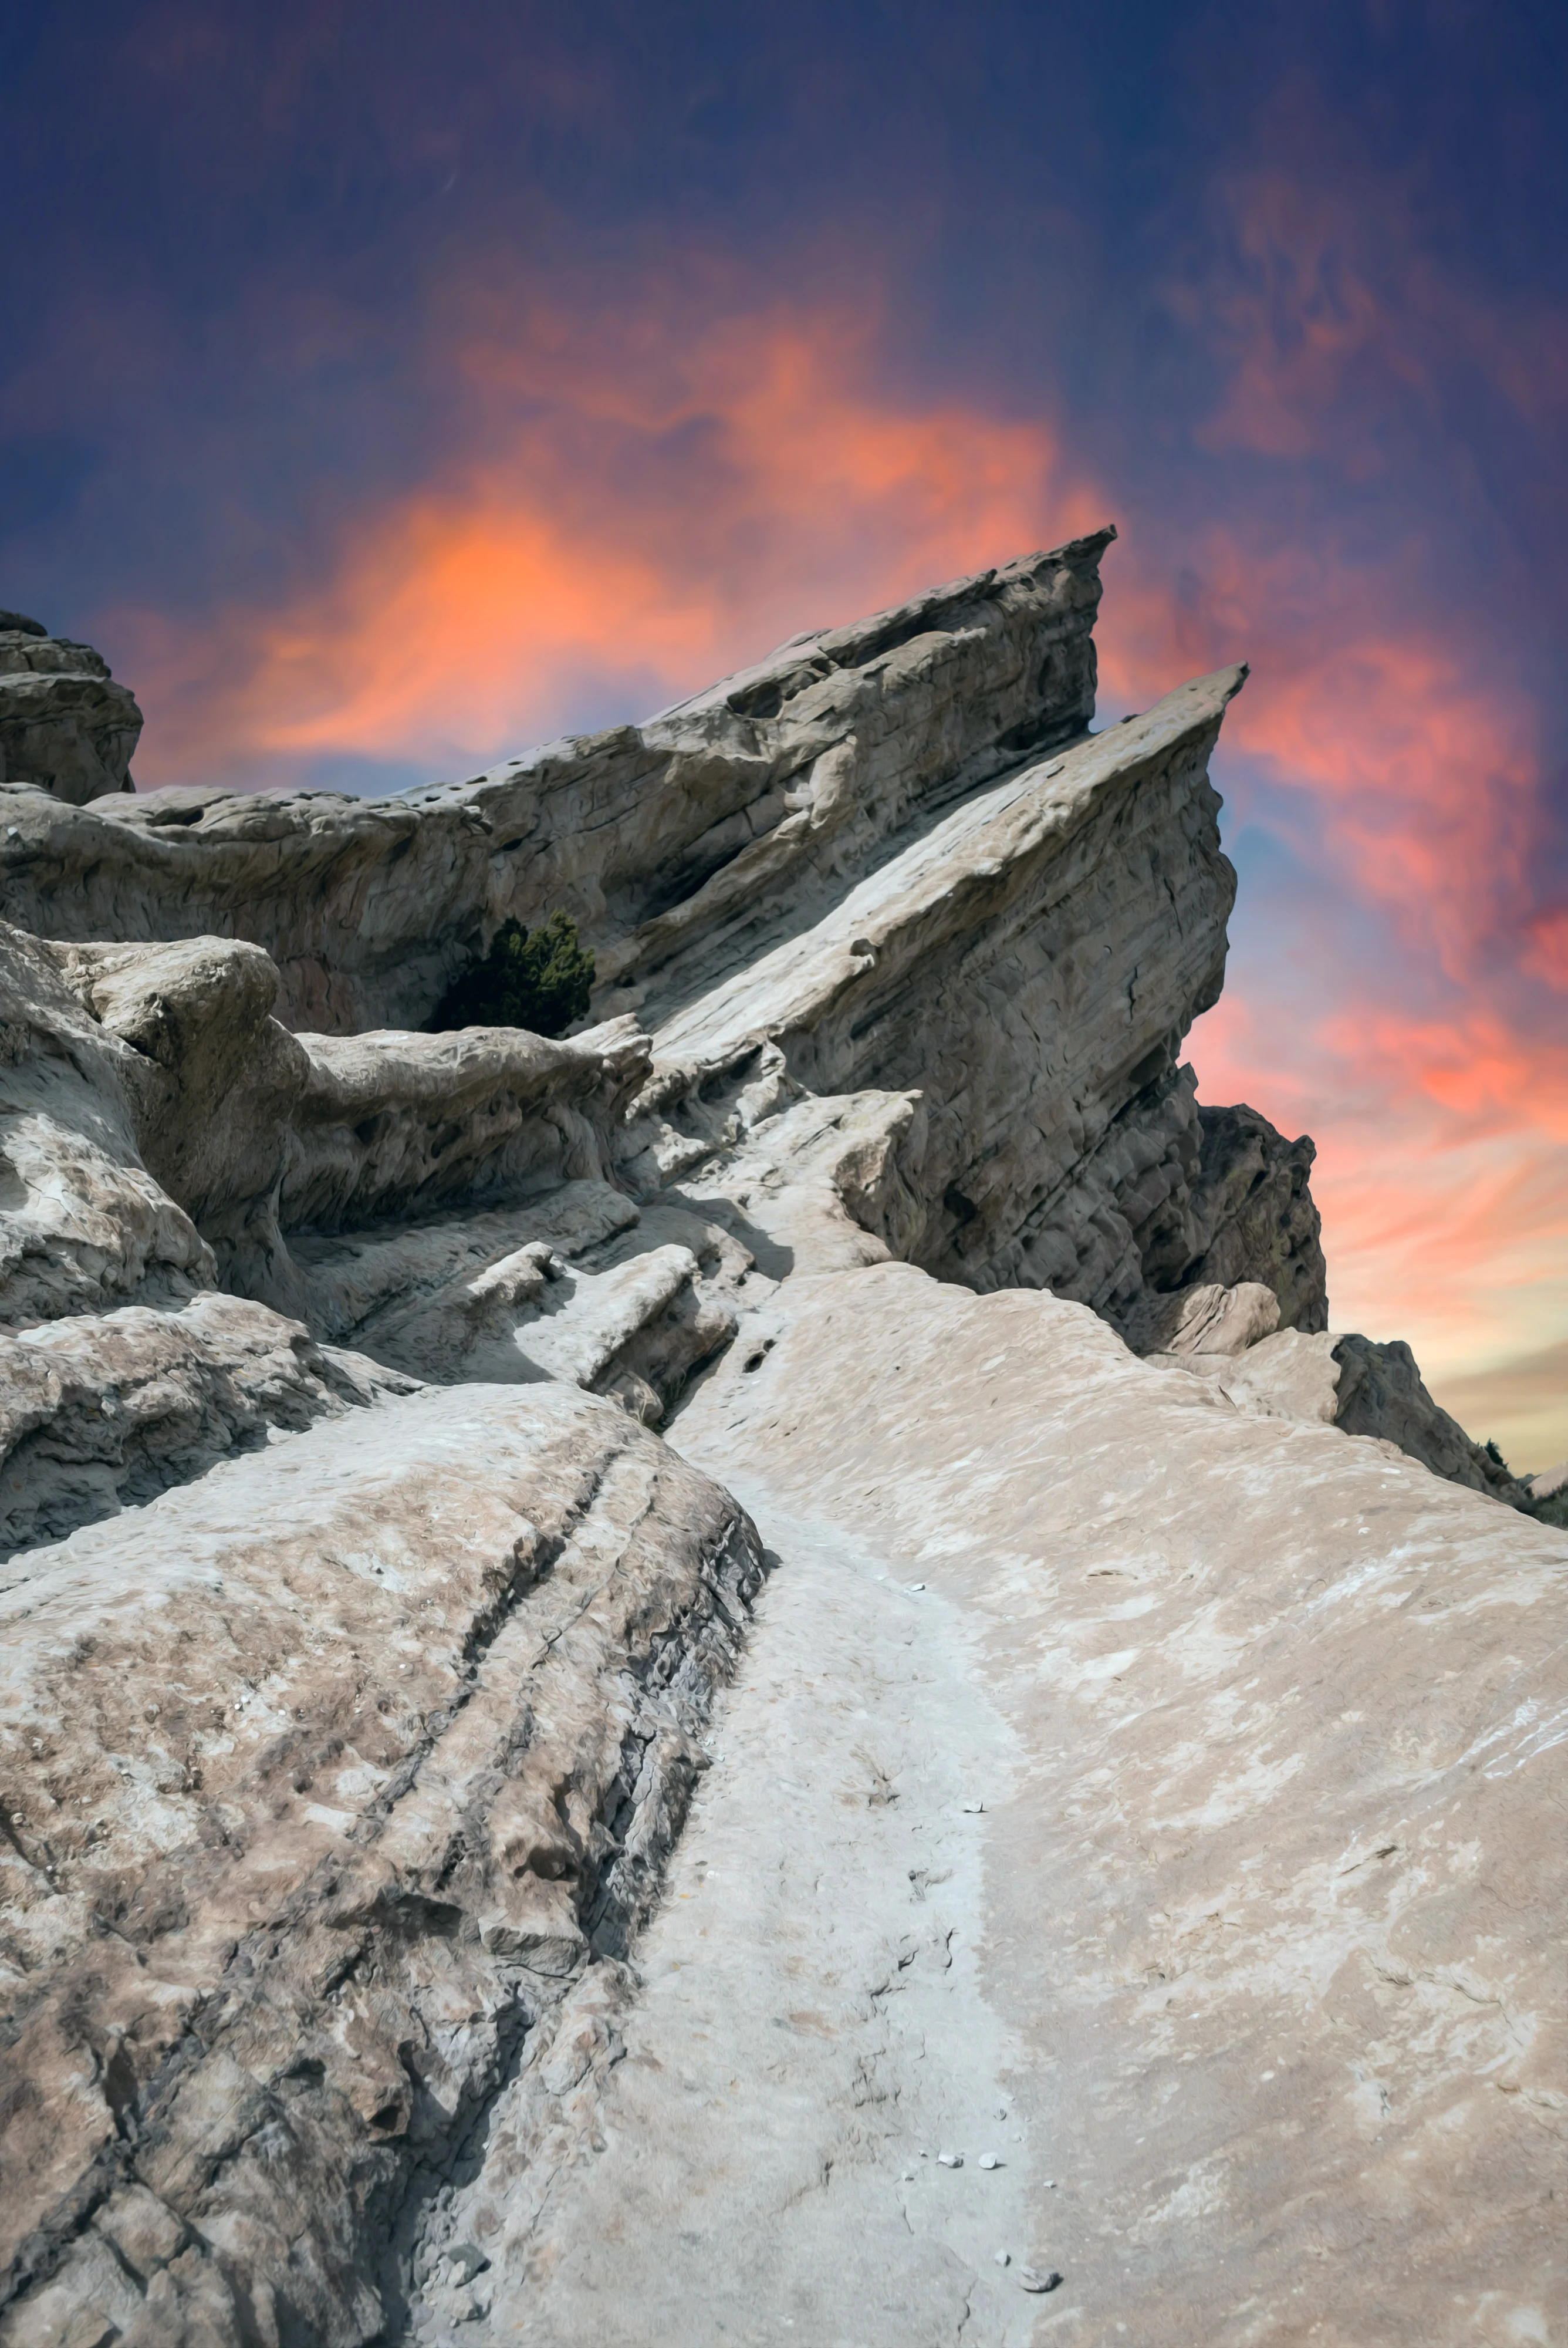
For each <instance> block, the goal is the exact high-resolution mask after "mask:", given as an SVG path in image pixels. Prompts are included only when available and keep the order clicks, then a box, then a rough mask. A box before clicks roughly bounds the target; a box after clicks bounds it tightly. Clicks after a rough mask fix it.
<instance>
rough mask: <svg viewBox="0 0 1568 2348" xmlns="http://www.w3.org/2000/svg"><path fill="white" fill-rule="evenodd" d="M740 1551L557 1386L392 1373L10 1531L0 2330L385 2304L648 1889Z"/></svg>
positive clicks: (308, 2330) (739, 1537) (608, 1415)
mask: <svg viewBox="0 0 1568 2348" xmlns="http://www.w3.org/2000/svg"><path fill="white" fill-rule="evenodd" d="M361 1416H364V1417H365V1418H366V1419H367V1420H368V1423H367V1424H364V1425H362V1424H360V1423H359V1420H360V1417H361ZM761 1572H762V1563H761V1554H760V1550H759V1548H758V1545H757V1543H756V1540H755V1538H754V1536H753V1532H752V1530H751V1529H750V1527H749V1525H748V1524H747V1522H746V1519H744V1517H743V1514H742V1512H741V1510H740V1509H739V1508H738V1507H737V1506H736V1504H735V1503H734V1502H733V1500H731V1499H730V1498H728V1497H727V1496H726V1495H725V1494H724V1493H723V1492H722V1491H720V1490H719V1489H718V1488H716V1487H715V1486H713V1485H712V1484H711V1483H710V1482H709V1481H708V1480H707V1479H706V1478H703V1477H702V1476H701V1475H700V1474H699V1473H698V1472H697V1471H696V1470H695V1469H693V1468H690V1467H688V1466H687V1465H686V1464H685V1463H684V1461H682V1459H681V1458H680V1457H678V1456H677V1455H676V1454H674V1453H673V1452H671V1451H670V1450H669V1449H668V1448H667V1447H663V1446H661V1445H660V1444H658V1443H657V1441H656V1440H655V1438H653V1437H651V1436H648V1435H645V1434H644V1433H643V1432H642V1430H641V1428H639V1427H638V1426H636V1425H635V1423H634V1422H633V1421H632V1420H631V1419H630V1418H629V1417H628V1416H627V1415H626V1414H625V1413H624V1412H623V1411H621V1410H620V1409H618V1408H617V1407H616V1406H614V1405H613V1404H611V1403H608V1402H600V1401H596V1400H593V1399H591V1398H589V1397H588V1396H586V1395H579V1394H578V1393H576V1392H575V1391H574V1390H573V1389H572V1388H571V1387H570V1386H568V1385H540V1386H538V1387H534V1388H531V1389H528V1390H527V1391H518V1390H517V1389H515V1388H507V1389H503V1390H499V1391H497V1389H494V1388H489V1387H483V1386H467V1387H464V1388H462V1389H460V1390H457V1391H449V1392H442V1393H420V1394H415V1395H406V1396H405V1397H402V1398H398V1399H394V1400H392V1401H390V1402H387V1403H384V1404H383V1405H382V1406H381V1407H379V1408H378V1409H376V1410H374V1411H373V1412H370V1413H368V1414H363V1415H362V1414H354V1416H352V1417H350V1416H344V1417H341V1418H338V1419H336V1420H333V1421H332V1422H331V1423H329V1424H326V1425H323V1426H319V1427H317V1428H316V1429H315V1430H314V1431H313V1433H312V1434H311V1435H309V1436H300V1437H293V1438H291V1439H289V1440H288V1441H286V1442H284V1443H282V1444H281V1445H275V1446H272V1447H269V1448H268V1449H266V1450H264V1451H261V1452H260V1453H258V1454H255V1455H253V1456H251V1457H243V1458H238V1459H235V1460H232V1461H231V1462H229V1463H228V1464H227V1465H225V1466H221V1467H219V1468H215V1469H213V1470H212V1472H211V1473H210V1475H208V1476H207V1477H206V1478H203V1479H202V1480H201V1481H200V1482H199V1483H195V1484H190V1485H187V1486H184V1487H183V1488H179V1489H177V1490H172V1491H169V1492H166V1493H164V1494H163V1495H162V1496H161V1497H160V1498H158V1499H157V1500H154V1501H153V1502H151V1503H150V1504H149V1505H148V1506H147V1507H145V1508H143V1509H138V1510H137V1511H136V1512H135V1514H134V1517H133V1518H123V1519H117V1520H116V1521H115V1522H114V1523H113V1524H111V1525H108V1526H105V1527H94V1528H91V1529H87V1530H84V1531H81V1532H78V1533H77V1534H75V1535H74V1536H73V1537H72V1538H71V1539H70V1540H67V1541H65V1542H63V1543H60V1544H58V1545H57V1546H55V1547H52V1548H45V1549H37V1550H32V1551H31V1552H29V1553H28V1554H27V1555H26V1556H25V1557H22V1558H18V1559H16V1560H14V1561H13V1565H12V1567H11V1569H10V1587H9V1589H8V1591H6V1592H5V1595H4V1597H3V1598H0V1620H3V1621H4V1623H5V1639H4V1642H3V1645H4V1652H5V1666H4V1707H5V1708H4V1715H3V1724H0V1738H3V1739H4V1766H5V1784H6V1788H7V1803H8V1813H7V1820H6V1835H7V1840H6V1843H5V1846H4V1865H5V1873H6V1875H7V1877H8V1883H7V1896H6V1903H5V1916H6V1937H5V1944H4V1951H3V1955H4V1962H5V1965H6V1967H7V1970H8V1972H9V1975H10V1982H9V1988H10V1996H9V2000H8V2003H9V2005H10V2011H11V2036H10V2042H9V2044H8V2047H7V2052H6V2061H7V2066H8V2069H9V2071H10V2074H11V2076H12V2078H13V2080H14V2081H15V2082H16V2083H18V2084H19V2085H22V2086H23V2087H24V2088H25V2092H23V2093H21V2094H20V2095H15V2094H14V2095H13V2097H12V2102H11V2108H10V2111H9V2113H8V2117H7V2127H6V2133H5V2147H4V2155H3V2159H4V2168H3V2170H0V2188H3V2189H0V2209H4V2213H5V2215H4V2221H3V2227H4V2231H3V2244H4V2256H5V2259H6V2260H9V2261H12V2262H13V2264H12V2274H13V2281H14V2282H17V2281H20V2282H22V2283H24V2284H26V2283H28V2282H31V2284H32V2288H31V2289H30V2290H29V2291H26V2295H25V2296H24V2298H23V2299H22V2300H21V2302H20V2303H19V2304H18V2305H17V2306H16V2307H15V2310H14V2312H13V2313H12V2315H11V2316H10V2318H9V2319H6V2318H4V2317H0V2336H4V2337H5V2339H6V2340H7V2341H10V2340H18V2341H32V2340H38V2339H46V2338H50V2337H54V2336H56V2331H57V2335H58V2336H60V2337H64V2336H65V2334H66V2332H67V2330H68V2327H69V2323H70V2322H74V2321H75V2320H76V2318H77V2313H78V2312H81V2311H84V2310H85V2311H87V2313H88V2314H91V2315H96V2316H97V2319H98V2320H99V2322H100V2324H101V2325H102V2327H103V2329H102V2330H101V2331H100V2333H99V2336H100V2337H107V2336H109V2332H110V2327H115V2328H118V2330H119V2331H120V2332H122V2333H124V2334H125V2336H126V2337H128V2338H129V2339H132V2340H135V2341H138V2342H143V2341H145V2342H147V2343H154V2342H159V2343H161V2342H165V2341H168V2340H169V2339H172V2338H179V2337H182V2336H186V2327H194V2328H196V2329H198V2330H199V2329H200V2325H201V2324H202V2323H203V2322H205V2323H207V2324H208V2325H210V2327H212V2330H211V2331H210V2333H209V2334H208V2335H207V2336H212V2337H219V2338H225V2339H228V2338H233V2339H236V2340H239V2339H244V2338H248V2337H252V2336H254V2331H253V2327H254V2326H257V2325H260V2326H261V2335H262V2336H267V2335H268V2333H271V2335H272V2337H277V2336H279V2327H280V2325H281V2326H282V2327H284V2328H285V2329H286V2330H287V2331H288V2332H290V2333H292V2336H295V2337H299V2336H300V2335H301V2333H302V2332H303V2333H304V2334H305V2335H306V2336H311V2337H314V2338H317V2339H321V2340H323V2341H326V2340H333V2341H335V2340H342V2339H356V2340H368V2339H370V2338H373V2337H374V2336H375V2335H376V2334H378V2333H380V2332H381V2331H382V2329H383V2328H384V2324H385V2322H387V2321H388V2320H390V2319H391V2318H392V2317H393V2316H394V2315H395V2310H396V2306H397V2299H398V2291H399V2284H398V2281H397V2259H396V2255H395V2253H396V2247H397V2243H398V2240H399V2231H400V2229H401V2228H402V2227H404V2226H405V2224H406V2223H409V2222H412V2220H413V2219H414V2218H415V2216H416V2214H417V2209H418V2207H419V2204H420V2201H421V2199H422V2197H427V2196H428V2195H429V2194H430V2193H431V2192H432V2191H434V2190H435V2189H436V2188H438V2187H439V2185H440V2183H441V2181H442V2179H443V2178H444V2177H445V2176H446V2174H447V2172H448V2171H449V2170H450V2168H451V2166H452V2164H453V2162H454V2161H455V2160H456V2159H457V2158H458V2157H459V2156H460V2154H461V2152H462V2148H463V2145H464V2142H465V2138H466V2133H467V2131H468V2129H469V2128H470V2127H471V2126H472V2125H473V2122H474V2120H475V2118H476V2116H477V2114H478V2113H479V2112H480V2111H481V2110H482V2109H483V2107H484V2106H485V2104H486V2102H487V2099H488V2097H489V2096H490V2095H491V2094H492V2093H493V2091H494V2089H495V2087H496V2086H497V2084H498V2083H499V2081H500V2079H501V2077H502V2076H503V2075H504V2074H505V2072H506V2070H507V2065H508V2063H509V2061H510V2059H511V2057H512V2055H513V2054H514V2053H515V2051H516V2048H517V2046H518V2043H519V2042H520V2040H521V2038H522V2036H523V2035H524V2034H525V2033H526V2032H528V2030H530V2029H534V2028H537V2027H538V2024H539V2022H540V2018H541V2016H542V2015H544V2014H546V2013H548V2011H549V2010H550V2008H551V2006H552V2004H553V2003H554V2002H555V2001H556V2000H558V1999H559V1997H560V1995H561V1994H562V1992H563V1990H564V1989H565V1987H566V1986H567V1984H568V1982H569V1981H570V1979H571V1978H572V1977H573V1975H574V1973H575V1972H578V1971H579V1970H580V1968H581V1966H582V1964H583V1963H584V1962H587V1961H589V1959H590V1958H592V1957H593V1956H594V1955H599V1956H600V1957H603V1958H606V1959H609V1960H612V1961H613V1960H617V1959H619V1958H620V1955H621V1954H622V1952H624V1949H625V1946H626V1942H627V1938H628V1935H629V1933H630V1932H631V1931H633V1930H634V1929H635V1926H636V1924H637V1922H638V1921H639V1919H640V1917H641V1914H642V1912H643V1911H644V1910H645V1909H646V1907H647V1904H648V1902H649V1900H650V1899H651V1893H652V1890H653V1886H654V1883H655V1880H656V1877H657V1871H658V1868H659V1864H660V1861H661V1858H662V1855H663V1853H664V1851H665V1850H666V1849H668V1847H669V1845H670V1842H671V1838H672V1837H673V1835H674V1833H675V1831H676V1830H677V1828H678V1827H679V1824H680V1819H681V1816H682V1810H683V1808H684V1805H685V1800H686V1797H687V1792H688V1790H689V1787H690V1785H691V1781H692V1775H693V1772H694V1770H695V1768H696V1767H697V1766H698V1764H699V1760H700V1754H699V1749H698V1746H697V1745H696V1743H695V1738H696V1736H697V1735H698V1733H699V1732H700V1730H701V1726H702V1721H703V1719H704V1717H705V1715H706V1712H707V1708H708V1706H709V1704H710V1703H711V1700H712V1691H713V1687H714V1685H715V1683H716V1682H717V1681H718V1680H720V1679H722V1678H723V1676H724V1675H725V1674H726V1673H727V1672H728V1670H729V1669H730V1667H731V1665H732V1663H733V1658H734V1655H735V1653H736V1651H737V1646H738V1642H739V1638H740V1634H741V1629H742V1626H743V1622H744V1618H745V1612H746V1609H747V1607H748V1605H749V1603H750V1601H752V1600H753V1598H754V1596H755V1594H756V1591H757V1589H758V1587H759V1586H760V1581H761ZM133 2219H134V2220H135V2222H137V2223H138V2226H139V2228H140V2230H141V2232H142V2233H143V2234H144V2235H145V2236H146V2237H147V2239H148V2240H149V2244H150V2245H151V2247H150V2250H149V2255H148V2257H147V2258H146V2260H141V2261H138V2260H137V2259H135V2258H134V2257H133V2258H132V2260H131V2261H130V2263H131V2268H132V2272H131V2274H130V2275H127V2274H126V2272H125V2271H123V2269H122V2267H121V2266H120V2265H119V2264H118V2262H117V2261H115V2260H113V2259H112V2258H111V2259H110V2260H108V2261H107V2262H106V2260H105V2259H104V2257H103V2255H102V2245H103V2243H104V2241H105V2240H106V2239H107V2240H108V2241H109V2242H111V2243H117V2244H118V2242H119V2233H118V2229H119V2228H120V2227H121V2226H122V2225H124V2224H127V2223H129V2222H131V2221H132V2220H133ZM122 2247H123V2246H122ZM51 2325H53V2326H55V2327H56V2330H51V2328H50V2327H51Z"/></svg>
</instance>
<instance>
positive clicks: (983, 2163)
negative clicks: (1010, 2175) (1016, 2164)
mask: <svg viewBox="0 0 1568 2348" xmlns="http://www.w3.org/2000/svg"><path fill="white" fill-rule="evenodd" d="M980 2167H981V2168H1000V2167H1001V2162H1000V2161H999V2159H998V2158H997V2157H996V2154H995V2153H994V2152H982V2153H981V2155H980Z"/></svg>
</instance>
